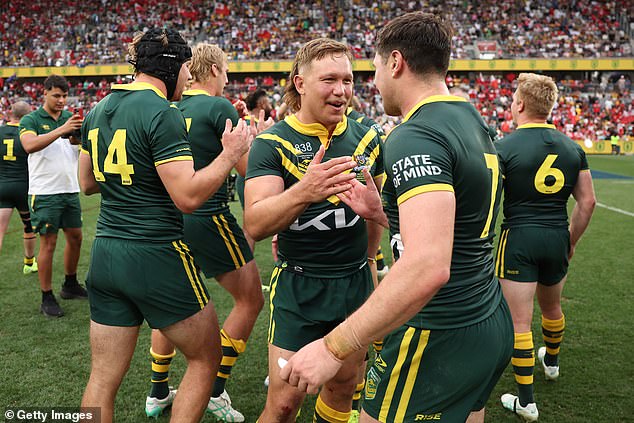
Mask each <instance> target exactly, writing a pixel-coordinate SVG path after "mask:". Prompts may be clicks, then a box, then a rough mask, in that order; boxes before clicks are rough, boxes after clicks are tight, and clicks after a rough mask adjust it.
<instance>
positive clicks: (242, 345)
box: [220, 329, 247, 354]
mask: <svg viewBox="0 0 634 423" xmlns="http://www.w3.org/2000/svg"><path fill="white" fill-rule="evenodd" d="M220 343H221V344H222V346H223V347H231V348H233V349H234V351H235V352H237V353H238V354H242V353H243V352H245V351H246V349H247V343H246V341H243V340H242V339H234V338H232V337H230V336H229V335H228V334H227V332H226V331H225V330H224V329H220Z"/></svg>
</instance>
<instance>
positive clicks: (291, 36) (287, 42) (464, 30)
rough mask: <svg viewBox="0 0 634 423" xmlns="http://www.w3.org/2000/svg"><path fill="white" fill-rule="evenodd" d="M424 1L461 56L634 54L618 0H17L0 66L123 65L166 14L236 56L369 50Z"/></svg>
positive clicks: (189, 33) (7, 14) (1, 28)
mask: <svg viewBox="0 0 634 423" xmlns="http://www.w3.org/2000/svg"><path fill="white" fill-rule="evenodd" d="M416 9H421V10H422V9H424V10H427V11H432V12H433V11H443V12H444V13H448V14H449V16H448V17H449V18H450V19H451V20H452V22H453V23H454V27H455V37H454V46H455V47H454V56H453V57H454V58H467V59H475V58H495V57H497V58H509V57H546V58H561V57H599V56H600V57H628V56H631V55H632V45H631V34H632V31H633V30H634V29H633V28H632V22H631V21H630V14H631V10H628V9H627V2H622V1H614V0H613V1H594V0H533V1H529V2H528V1H527V2H500V1H497V0H478V1H476V0H449V1H437V0H436V1H403V0H398V1H383V2H376V1H370V0H323V1H320V2H312V1H307V0H297V1H292V2H288V1H285V0H263V1H258V2H241V1H238V0H228V1H224V2H219V1H211V0H191V1H187V2H186V1H183V0H170V1H159V0H137V1H134V2H127V1H121V0H101V1H96V2H92V1H87V2H75V1H71V0H61V1H57V2H52V1H48V0H13V1H11V2H4V3H3V5H2V6H0V20H1V22H2V23H1V24H0V49H1V51H2V55H1V57H0V66H64V65H76V66H86V65H89V64H106V63H124V62H125V55H124V53H123V51H124V49H123V48H122V47H123V46H124V45H125V44H126V43H128V42H129V41H130V40H131V39H132V36H133V34H134V32H136V31H138V30H143V29H144V28H146V27H148V26H154V25H160V24H161V23H163V22H170V24H171V25H173V26H174V27H175V28H176V29H178V30H179V31H181V33H182V34H183V36H184V37H185V38H186V39H188V40H193V41H195V42H200V41H206V42H210V43H215V44H218V45H220V47H221V48H222V49H224V50H225V51H227V52H230V55H231V59H234V60H272V59H282V58H284V59H288V58H289V57H292V55H293V54H294V52H295V51H297V49H298V48H299V46H300V45H301V44H303V43H304V42H306V41H308V40H310V39H312V38H315V37H318V36H327V37H331V38H335V39H338V40H341V41H344V42H346V43H348V44H349V45H350V46H351V48H352V50H353V51H354V54H355V56H356V57H357V58H370V57H371V56H372V55H373V54H374V52H373V50H372V45H373V43H374V34H375V32H376V31H375V30H376V28H377V27H378V26H381V25H382V24H383V23H385V22H387V21H388V20H390V19H392V18H393V17H394V16H396V15H398V14H400V13H402V12H404V11H410V10H416ZM18 28H19V30H17V29H18ZM43 28H45V29H46V30H43Z"/></svg>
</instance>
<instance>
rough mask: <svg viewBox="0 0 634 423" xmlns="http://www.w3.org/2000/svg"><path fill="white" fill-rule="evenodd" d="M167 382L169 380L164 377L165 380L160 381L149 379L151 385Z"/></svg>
mask: <svg viewBox="0 0 634 423" xmlns="http://www.w3.org/2000/svg"><path fill="white" fill-rule="evenodd" d="M168 380H169V378H168V377H166V378H165V379H161V380H153V379H150V382H152V383H164V382H167V381H168Z"/></svg>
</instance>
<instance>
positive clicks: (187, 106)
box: [178, 90, 239, 216]
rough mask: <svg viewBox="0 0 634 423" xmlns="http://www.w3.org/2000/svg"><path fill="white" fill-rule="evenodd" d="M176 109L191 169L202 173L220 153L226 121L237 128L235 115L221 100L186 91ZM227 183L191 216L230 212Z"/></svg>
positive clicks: (199, 91) (197, 92)
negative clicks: (187, 144) (188, 147)
mask: <svg viewBox="0 0 634 423" xmlns="http://www.w3.org/2000/svg"><path fill="white" fill-rule="evenodd" d="M178 108H179V109H180V110H181V112H183V116H185V122H186V123H187V131H188V133H189V142H190V143H191V148H192V155H193V156H194V168H195V169H196V170H198V169H202V168H203V167H205V166H207V165H208V164H209V163H211V162H212V161H214V159H215V158H216V157H218V155H219V154H220V153H221V152H222V141H221V140H222V133H223V132H224V130H225V124H226V122H227V119H231V123H233V126H234V127H235V126H236V125H237V124H238V120H239V118H238V112H237V111H236V108H235V107H233V105H232V104H231V102H230V101H229V100H227V99H226V98H224V97H214V96H211V95H209V94H208V93H207V92H206V91H203V90H189V91H185V92H184V93H183V99H182V100H181V101H180V102H178ZM227 201H228V196H227V183H226V182H225V183H224V184H222V186H221V187H220V188H219V189H218V191H216V193H215V194H214V195H213V196H212V197H211V198H210V199H209V200H207V202H205V204H203V205H202V206H201V207H200V208H199V209H198V210H196V211H195V212H194V213H193V214H195V215H199V216H210V215H215V214H220V213H226V212H228V211H229V205H228V204H227Z"/></svg>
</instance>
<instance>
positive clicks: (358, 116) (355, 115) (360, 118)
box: [346, 107, 385, 137]
mask: <svg viewBox="0 0 634 423" xmlns="http://www.w3.org/2000/svg"><path fill="white" fill-rule="evenodd" d="M346 115H347V116H348V119H352V120H355V121H357V122H359V123H360V124H361V125H363V126H367V127H368V128H372V129H374V131H375V132H376V133H377V134H379V136H380V137H384V136H385V132H383V128H382V127H381V125H379V124H378V123H377V122H375V121H374V120H372V119H370V118H369V117H367V116H366V115H364V114H363V113H359V112H357V111H356V110H354V109H353V108H352V107H348V109H347V110H346Z"/></svg>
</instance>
